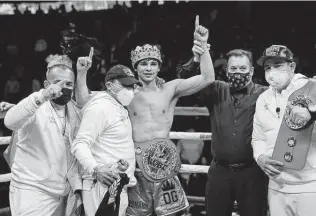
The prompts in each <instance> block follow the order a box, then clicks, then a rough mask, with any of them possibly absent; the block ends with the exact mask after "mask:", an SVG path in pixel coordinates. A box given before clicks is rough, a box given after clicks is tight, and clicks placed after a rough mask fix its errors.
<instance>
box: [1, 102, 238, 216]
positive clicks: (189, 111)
mask: <svg viewBox="0 0 316 216" xmlns="http://www.w3.org/2000/svg"><path fill="white" fill-rule="evenodd" d="M174 115H175V116H209V112H208V110H207V108H206V107H176V108H175V112H174ZM4 116H5V113H1V112H0V119H3V118H4ZM10 139H11V136H7V137H0V145H8V144H9V143H10ZM170 139H176V140H178V139H190V140H211V139H212V133H197V132H194V133H192V132H175V131H172V132H170ZM208 169H209V166H204V165H187V164H182V165H181V169H180V173H204V174H207V173H208ZM10 179H11V174H10V173H7V174H2V175H0V183H3V182H9V181H10ZM187 198H188V200H189V203H190V204H194V205H205V197H195V196H187ZM8 211H9V208H4V209H0V216H1V215H2V212H8ZM233 215H234V214H233Z"/></svg>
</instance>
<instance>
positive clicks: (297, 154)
mask: <svg viewBox="0 0 316 216" xmlns="http://www.w3.org/2000/svg"><path fill="white" fill-rule="evenodd" d="M289 102H290V103H291V105H292V106H302V107H306V108H308V106H309V105H311V104H315V102H316V83H315V82H313V81H308V82H307V84H306V85H305V86H303V87H302V88H300V89H298V90H296V91H295V92H293V93H292V95H291V96H290V97H289ZM289 113H290V108H289V107H288V106H287V107H286V109H285V113H284V117H283V120H282V124H281V126H280V130H279V134H278V137H277V139H276V142H275V147H274V151H273V155H272V159H273V160H277V161H281V162H282V163H283V164H284V167H286V168H289V169H294V170H301V169H303V167H304V166H305V163H306V157H307V154H308V150H309V146H310V143H311V137H312V131H313V128H314V124H313V122H314V121H309V122H303V123H301V124H294V123H293V122H291V120H290V118H289Z"/></svg>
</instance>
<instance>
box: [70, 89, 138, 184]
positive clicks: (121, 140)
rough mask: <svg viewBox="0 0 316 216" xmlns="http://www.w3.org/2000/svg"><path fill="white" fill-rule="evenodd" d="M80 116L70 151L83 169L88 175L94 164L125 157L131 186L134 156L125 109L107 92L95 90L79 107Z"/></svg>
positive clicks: (129, 125) (134, 182) (129, 123)
mask: <svg viewBox="0 0 316 216" xmlns="http://www.w3.org/2000/svg"><path fill="white" fill-rule="evenodd" d="M81 111H82V120H81V125H80V128H79V130H78V134H77V136H76V139H75V141H74V142H73V143H72V146H71V152H72V153H73V154H74V155H75V156H76V158H77V159H78V161H79V162H80V164H81V166H82V167H83V168H84V169H85V170H84V172H85V174H87V175H85V176H86V177H87V178H86V177H84V176H83V179H84V180H83V181H84V182H83V185H86V183H85V179H87V181H89V182H90V183H91V179H89V178H90V177H89V176H90V175H91V173H92V172H93V169H94V167H96V166H97V165H106V166H109V167H110V166H111V165H112V164H114V163H116V162H117V161H118V160H120V159H124V160H127V161H128V162H129V167H128V169H127V170H126V174H127V175H128V177H129V178H130V182H129V184H128V185H127V186H134V185H135V184H136V179H135V176H134V172H135V166H136V160H135V151H134V142H133V137H132V126H131V122H130V119H129V117H128V111H127V110H126V109H125V108H124V107H123V106H122V105H121V104H119V103H118V102H117V101H116V100H115V99H114V98H113V97H111V96H110V95H109V94H107V93H106V92H98V93H96V94H95V95H94V97H93V98H91V99H90V100H89V101H88V102H87V104H86V105H85V106H84V107H83V108H82V110H81Z"/></svg>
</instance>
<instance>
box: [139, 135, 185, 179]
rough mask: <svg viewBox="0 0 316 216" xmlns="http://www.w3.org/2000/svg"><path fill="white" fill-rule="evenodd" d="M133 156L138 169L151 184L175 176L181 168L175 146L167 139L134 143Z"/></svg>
mask: <svg viewBox="0 0 316 216" xmlns="http://www.w3.org/2000/svg"><path fill="white" fill-rule="evenodd" d="M135 154H136V161H137V164H138V166H139V169H140V170H141V171H142V173H143V175H144V176H145V178H147V179H148V180H149V181H152V182H161V181H163V180H165V179H168V178H171V177H173V176H175V175H176V174H177V173H178V172H179V170H180V167H181V161H180V157H179V154H178V153H177V149H176V146H175V144H174V143H173V142H172V141H171V140H168V139H155V140H150V141H146V142H138V143H137V142H135Z"/></svg>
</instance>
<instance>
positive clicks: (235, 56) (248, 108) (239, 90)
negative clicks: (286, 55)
mask: <svg viewBox="0 0 316 216" xmlns="http://www.w3.org/2000/svg"><path fill="white" fill-rule="evenodd" d="M193 53H194V56H195V57H194V62H198V61H199V58H198V56H199V53H198V52H197V51H195V52H193ZM226 57H227V67H226V75H227V78H228V81H229V82H228V83H226V82H223V81H219V80H216V81H215V82H214V83H212V84H211V85H209V86H208V87H207V88H205V89H204V90H202V94H201V99H202V103H203V104H204V105H205V106H206V107H207V109H208V110H209V113H210V120H211V129H212V130H211V131H212V146H211V149H212V155H213V161H212V163H211V166H210V169H209V173H208V182H207V185H206V211H207V215H208V216H227V215H231V214H232V211H233V206H234V202H235V201H237V204H238V209H239V212H240V215H241V216H254V215H257V216H263V215H266V208H267V202H266V179H265V175H264V173H263V172H262V171H261V170H260V168H259V167H258V165H257V164H256V162H255V161H254V160H253V157H252V155H253V153H252V148H251V134H252V120H253V115H254V112H255V103H256V100H257V98H258V97H259V95H260V94H261V93H262V92H264V91H265V90H266V87H264V86H261V85H258V84H255V83H253V82H252V75H253V72H254V71H253V70H254V69H253V66H252V53H250V52H248V51H245V50H241V49H235V50H231V51H229V52H228V53H227V54H226ZM190 62H191V63H187V64H185V65H184V66H183V68H182V71H181V73H180V75H181V74H182V73H183V74H189V73H191V74H192V72H194V70H197V68H196V67H194V65H193V59H192V60H191V61H190Z"/></svg>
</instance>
